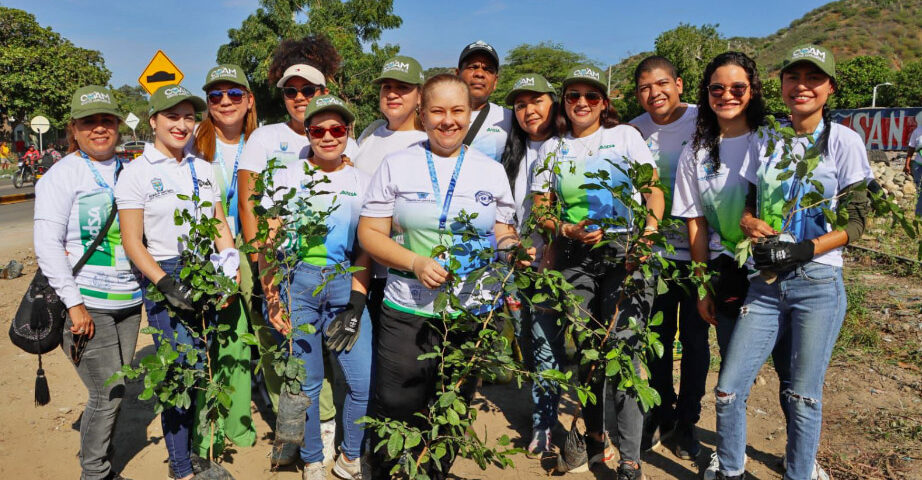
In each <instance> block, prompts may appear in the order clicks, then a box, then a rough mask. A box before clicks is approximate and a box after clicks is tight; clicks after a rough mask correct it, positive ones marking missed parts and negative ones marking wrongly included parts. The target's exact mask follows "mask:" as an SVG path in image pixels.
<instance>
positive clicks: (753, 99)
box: [692, 52, 765, 169]
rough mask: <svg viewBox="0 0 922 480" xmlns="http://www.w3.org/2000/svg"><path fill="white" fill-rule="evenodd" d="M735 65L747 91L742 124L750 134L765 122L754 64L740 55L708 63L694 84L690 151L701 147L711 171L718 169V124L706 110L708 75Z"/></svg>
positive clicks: (760, 87)
mask: <svg viewBox="0 0 922 480" xmlns="http://www.w3.org/2000/svg"><path fill="white" fill-rule="evenodd" d="M726 65H736V66H737V67H740V68H742V69H743V70H745V71H746V77H747V78H748V79H749V91H750V92H751V95H750V99H749V105H747V106H746V112H745V115H746V125H747V126H749V130H750V131H755V130H756V129H758V128H759V127H760V126H761V125H762V124H763V123H764V121H765V99H764V98H763V97H762V80H760V79H759V69H758V68H757V67H756V62H755V61H753V60H752V59H751V58H749V57H748V56H747V55H746V54H745V53H742V52H724V53H721V54H720V55H718V56H716V57H714V59H713V60H711V63H708V65H707V67H706V68H705V69H704V74H703V75H702V76H701V82H700V83H699V84H698V119H697V121H696V123H695V135H694V136H693V137H692V150H694V152H695V154H697V153H698V152H699V151H700V150H701V149H702V148H703V149H704V151H705V152H707V153H708V155H709V156H710V157H711V161H713V162H714V168H715V169H719V168H720V125H719V124H718V122H717V114H715V113H714V110H711V108H710V107H709V105H710V103H709V99H710V95H711V94H710V92H709V91H708V85H710V84H711V76H712V75H714V72H715V71H717V69H718V68H720V67H723V66H726Z"/></svg>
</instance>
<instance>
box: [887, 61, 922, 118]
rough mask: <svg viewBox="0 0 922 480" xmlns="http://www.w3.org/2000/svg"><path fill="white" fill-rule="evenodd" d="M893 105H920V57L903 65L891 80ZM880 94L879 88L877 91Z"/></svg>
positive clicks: (921, 82) (921, 91)
mask: <svg viewBox="0 0 922 480" xmlns="http://www.w3.org/2000/svg"><path fill="white" fill-rule="evenodd" d="M893 83H894V84H895V86H894V87H893V93H894V95H895V96H896V100H895V103H894V104H895V105H898V106H901V107H922V59H920V60H916V61H914V62H909V63H907V64H905V65H903V69H902V70H900V71H899V72H897V74H896V76H895V79H894V80H893ZM877 93H878V94H880V89H878V91H877Z"/></svg>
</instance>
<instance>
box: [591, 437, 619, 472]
mask: <svg viewBox="0 0 922 480" xmlns="http://www.w3.org/2000/svg"><path fill="white" fill-rule="evenodd" d="M602 436H603V437H604V440H603V441H598V440H596V439H595V438H593V437H592V435H586V436H585V441H586V456H587V457H588V459H589V466H590V467H591V466H593V465H595V464H596V463H605V462H610V461H612V460H613V459H614V458H615V453H616V452H615V447H614V446H612V444H611V440H609V438H608V432H605V433H603V434H602Z"/></svg>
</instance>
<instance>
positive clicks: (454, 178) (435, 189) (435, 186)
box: [426, 142, 467, 230]
mask: <svg viewBox="0 0 922 480" xmlns="http://www.w3.org/2000/svg"><path fill="white" fill-rule="evenodd" d="M465 151H467V149H466V147H465V146H464V145H462V146H461V153H459V154H458V160H456V161H455V171H454V172H452V174H451V181H449V182H448V190H446V191H445V201H443V202H442V213H441V214H440V215H439V230H445V223H446V222H447V221H448V208H449V207H450V206H451V197H452V195H454V193H455V184H456V183H458V174H459V173H461V164H462V163H464V152H465ZM426 163H428V164H429V180H431V181H432V193H433V194H434V195H435V202H436V203H438V202H439V200H440V199H441V196H442V195H441V193H440V191H439V179H438V177H437V176H436V174H435V163H434V162H433V161H432V150H431V149H430V148H429V142H426Z"/></svg>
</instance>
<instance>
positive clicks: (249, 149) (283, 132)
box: [237, 122, 359, 173]
mask: <svg viewBox="0 0 922 480" xmlns="http://www.w3.org/2000/svg"><path fill="white" fill-rule="evenodd" d="M310 149H311V142H310V140H309V139H308V138H307V135H300V134H298V133H297V132H295V131H294V130H292V129H291V127H289V126H288V123H285V122H282V123H273V124H272V125H266V126H263V127H259V128H257V129H256V130H253V133H251V134H250V138H248V139H247V143H246V145H244V147H243V153H241V154H240V165H239V166H238V167H237V169H238V170H249V171H251V172H254V173H262V172H263V170H265V169H266V165H267V164H268V163H269V160H271V159H273V158H277V159H279V160H280V161H281V162H282V164H283V165H286V166H287V165H289V164H291V163H293V162H294V161H295V160H298V159H301V160H306V159H307V154H308V152H310ZM358 149H359V147H358V145H357V144H356V143H355V140H353V139H352V138H349V139H348V140H347V142H346V151H345V152H343V154H344V155H346V156H347V157H349V158H355V154H356V152H358Z"/></svg>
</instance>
